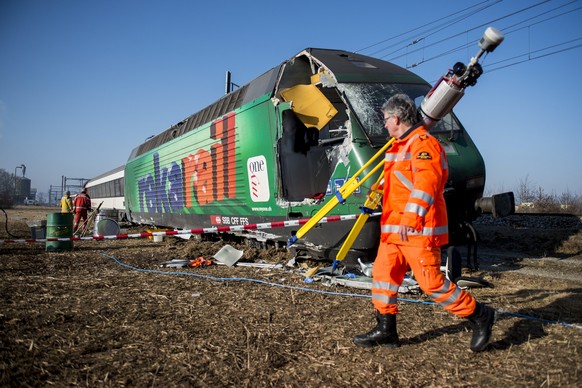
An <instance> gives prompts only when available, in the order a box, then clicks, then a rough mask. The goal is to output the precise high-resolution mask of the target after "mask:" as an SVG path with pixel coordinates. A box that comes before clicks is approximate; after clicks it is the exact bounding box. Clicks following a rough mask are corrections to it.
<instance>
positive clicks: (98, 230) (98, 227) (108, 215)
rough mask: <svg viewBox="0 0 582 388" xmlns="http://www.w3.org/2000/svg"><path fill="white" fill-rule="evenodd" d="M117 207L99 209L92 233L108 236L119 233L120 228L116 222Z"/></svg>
mask: <svg viewBox="0 0 582 388" xmlns="http://www.w3.org/2000/svg"><path fill="white" fill-rule="evenodd" d="M117 213H118V212H117V209H100V210H99V214H97V217H95V227H94V228H93V234H94V235H95V236H110V235H115V234H119V231H120V228H119V224H118V223H117V220H118V214H117Z"/></svg>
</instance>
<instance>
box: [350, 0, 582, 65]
mask: <svg viewBox="0 0 582 388" xmlns="http://www.w3.org/2000/svg"><path fill="white" fill-rule="evenodd" d="M550 1H552V0H544V1H541V2H537V3H535V4H532V5H529V6H527V7H524V8H521V9H519V10H516V11H514V12H510V13H507V14H505V15H501V16H500V17H497V18H494V19H491V20H489V21H487V22H486V23H480V24H479V25H477V26H475V27H472V28H469V29H466V30H464V31H462V32H459V33H456V34H452V35H449V36H448V37H445V38H443V39H440V40H438V41H435V42H431V43H429V44H427V43H426V42H427V41H426V38H428V36H429V35H433V34H434V32H433V33H430V34H429V35H426V36H422V37H420V38H418V37H417V38H414V39H413V40H412V42H411V39H405V40H401V41H399V42H398V43H396V44H393V45H391V46H390V47H386V48H384V49H381V50H377V51H375V52H374V53H373V54H377V53H379V52H382V51H385V50H386V49H388V48H392V47H395V46H397V45H398V44H403V43H404V45H403V46H402V47H400V48H399V49H397V50H395V51H392V52H391V53H388V54H385V55H383V56H381V57H380V58H383V59H384V58H386V57H388V56H390V55H393V54H396V53H397V52H399V51H401V50H403V49H405V48H406V49H407V52H406V53H405V54H402V55H398V56H395V57H392V58H390V59H388V60H389V61H396V60H398V59H400V58H402V57H405V56H408V55H410V54H413V53H416V52H419V51H421V50H423V52H424V50H426V49H428V48H431V47H434V46H437V45H439V44H442V43H444V42H446V41H448V40H450V39H454V38H457V37H459V36H462V35H465V34H468V33H469V32H472V31H474V30H477V29H480V28H483V27H484V26H487V25H491V23H495V22H498V21H501V20H507V19H510V18H512V17H514V16H516V15H518V14H521V13H523V12H526V11H529V10H532V9H534V8H537V7H539V6H541V5H544V4H546V3H549V2H550ZM578 1H579V0H572V1H568V2H566V3H563V4H558V5H556V6H555V7H552V8H551V9H545V10H542V11H540V12H538V13H537V14H535V15H533V16H529V17H527V18H525V19H523V20H521V21H518V22H516V23H513V24H510V25H509V26H506V27H505V28H502V30H503V31H504V33H505V35H509V34H512V33H514V32H517V31H520V30H523V29H529V28H531V27H533V26H536V25H538V24H541V23H544V22H548V21H550V20H552V19H557V18H559V17H564V16H566V15H569V14H572V13H574V12H577V11H579V10H580V9H582V7H577V8H573V9H569V10H566V11H564V12H561V13H558V14H555V15H551V13H553V12H556V11H558V10H560V9H563V8H565V7H567V6H570V5H572V4H573V3H576V2H578ZM484 3H486V2H482V3H478V4H476V5H474V6H472V7H468V8H465V9H463V10H461V11H457V12H455V13H454V14H450V15H448V16H445V17H444V19H445V20H446V19H449V18H451V16H452V15H455V14H459V13H463V12H465V11H467V10H471V9H473V10H474V14H475V13H477V10H475V7H478V6H482V5H483V4H484ZM495 4H497V2H496V3H494V4H491V5H495ZM491 5H487V6H491ZM482 8H483V7H481V8H479V10H481V9H482ZM544 16H546V17H544ZM542 17H544V18H543V19H541V20H539V19H540V18H542ZM532 21H533V22H532ZM528 22H531V23H529V24H527V25H525V26H524V25H523V24H525V23H528ZM421 28H422V27H417V28H414V29H411V30H409V31H407V32H405V33H402V34H399V35H397V36H395V37H392V38H388V39H384V40H382V41H380V42H377V43H374V44H372V45H369V46H367V47H365V48H364V49H360V50H358V51H363V50H366V49H369V48H372V47H375V46H377V45H379V44H382V43H385V42H387V41H390V40H393V39H396V38H398V37H400V36H404V35H407V34H409V33H411V32H414V31H417V30H421ZM437 28H439V29H440V30H442V29H444V28H441V26H440V25H437V26H436V27H435V28H433V29H429V30H423V31H421V32H420V33H421V34H428V33H429V32H431V31H434V30H435V29H437ZM420 42H423V46H422V47H419V48H416V49H413V50H408V48H410V47H411V46H413V45H415V44H418V43H420ZM566 43H567V42H561V43H559V44H558V45H563V44H566ZM473 44H474V42H469V43H465V44H463V45H460V46H457V47H455V48H453V49H448V50H446V51H444V52H441V53H438V54H434V55H433V56H431V57H429V58H424V57H423V58H422V59H421V60H420V61H417V62H415V63H413V64H411V65H407V66H405V67H406V68H412V67H417V66H420V65H421V64H425V63H427V62H430V61H432V60H434V59H437V58H440V57H443V56H446V55H449V54H452V53H454V52H457V51H460V50H464V49H467V48H468V47H470V46H472V45H473ZM578 47H579V46H573V47H570V48H565V49H563V50H556V51H555V52H551V53H547V54H545V55H543V56H537V57H535V58H531V59H539V58H542V57H547V56H550V55H556V54H559V53H562V52H564V51H568V50H571V49H576V48H578ZM548 48H549V47H546V48H545V49H548ZM542 50H544V49H542ZM538 51H539V50H538ZM373 54H370V55H373ZM423 56H424V54H423ZM523 62H525V60H519V61H516V62H514V63H513V64H508V65H506V66H502V67H499V68H496V69H495V70H498V69H501V68H505V67H509V66H513V65H517V64H520V63H523ZM484 67H485V66H484ZM490 71H491V70H490Z"/></svg>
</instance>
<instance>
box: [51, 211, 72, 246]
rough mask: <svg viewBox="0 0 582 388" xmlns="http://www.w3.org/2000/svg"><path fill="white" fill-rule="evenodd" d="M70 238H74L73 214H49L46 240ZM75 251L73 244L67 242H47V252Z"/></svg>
mask: <svg viewBox="0 0 582 388" xmlns="http://www.w3.org/2000/svg"><path fill="white" fill-rule="evenodd" d="M55 237H56V238H70V237H73V213H49V214H47V222H46V238H47V240H48V239H49V238H55ZM72 249H73V242H72V241H71V240H67V241H47V242H46V251H47V252H55V251H70V250H72Z"/></svg>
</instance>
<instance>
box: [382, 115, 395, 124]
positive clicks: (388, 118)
mask: <svg viewBox="0 0 582 388" xmlns="http://www.w3.org/2000/svg"><path fill="white" fill-rule="evenodd" d="M392 116H394V114H391V115H389V116H388V117H384V123H387V122H388V120H390V118H391V117H392Z"/></svg>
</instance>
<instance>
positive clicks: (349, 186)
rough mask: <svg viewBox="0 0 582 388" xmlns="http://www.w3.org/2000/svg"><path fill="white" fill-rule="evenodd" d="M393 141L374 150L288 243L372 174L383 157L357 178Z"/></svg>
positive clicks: (303, 233)
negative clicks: (371, 155)
mask: <svg viewBox="0 0 582 388" xmlns="http://www.w3.org/2000/svg"><path fill="white" fill-rule="evenodd" d="M393 142H394V138H392V139H390V140H389V141H388V142H387V143H386V144H385V145H384V146H383V147H382V148H381V149H380V150H379V151H378V152H376V154H375V155H374V156H373V157H372V158H371V159H370V160H368V161H367V162H366V163H365V164H364V165H363V166H362V167H361V168H360V169H359V170H358V171H356V173H355V174H354V175H353V176H352V177H351V178H350V179H348V181H347V182H346V183H344V185H343V186H342V187H340V188H339V190H338V193H336V195H335V196H334V197H332V198H330V200H329V202H328V203H326V204H325V205H323V207H322V208H321V209H319V210H318V212H317V213H315V215H314V216H313V217H311V218H310V219H309V221H307V222H306V223H305V224H304V225H303V226H302V227H301V228H299V230H298V231H297V233H296V234H295V236H293V237H292V238H290V239H289V243H288V245H292V244H293V243H295V242H296V241H297V240H298V239H300V238H302V237H303V236H305V235H306V234H307V232H309V231H310V230H311V228H313V227H314V226H315V225H317V224H318V223H319V221H321V219H322V218H323V217H324V216H325V215H326V214H328V213H329V212H330V211H331V210H332V209H333V208H334V207H336V205H338V204H339V203H340V199H339V198H341V199H342V202H343V201H345V199H346V198H347V197H349V196H350V195H352V193H353V192H354V191H356V190H357V188H358V187H360V186H361V185H362V184H363V183H364V182H365V181H367V180H368V179H369V178H370V177H371V176H372V175H374V173H375V172H376V171H378V169H380V168H381V167H382V166H383V165H384V159H382V160H381V161H380V163H378V164H377V165H376V166H375V167H374V168H373V169H372V171H370V172H369V173H368V174H366V175H365V176H364V177H363V178H362V179H361V180H360V181H358V179H357V178H358V176H359V175H360V174H361V173H362V172H363V171H364V170H365V169H366V168H368V167H369V166H370V165H371V164H372V162H373V161H374V160H376V159H377V158H378V157H379V156H381V155H383V154H384V152H386V150H387V149H388V148H389V147H390V146H391V145H392V143H393Z"/></svg>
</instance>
